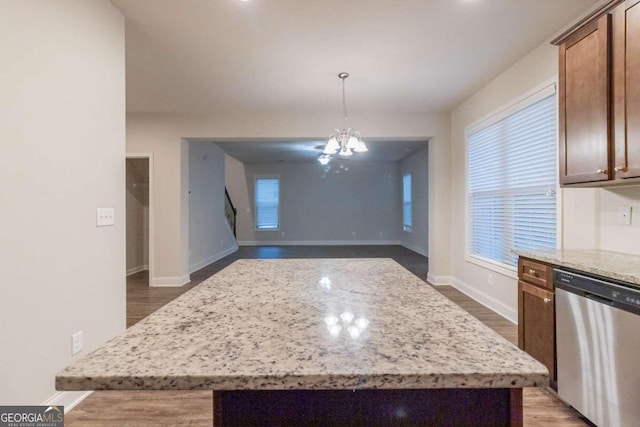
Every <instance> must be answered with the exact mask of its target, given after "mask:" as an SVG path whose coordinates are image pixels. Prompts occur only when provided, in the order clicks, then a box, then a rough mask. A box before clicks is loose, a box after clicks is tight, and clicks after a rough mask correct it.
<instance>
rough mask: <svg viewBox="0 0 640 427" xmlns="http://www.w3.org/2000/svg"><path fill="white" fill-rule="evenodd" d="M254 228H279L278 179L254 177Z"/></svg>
mask: <svg viewBox="0 0 640 427" xmlns="http://www.w3.org/2000/svg"><path fill="white" fill-rule="evenodd" d="M255 195H256V208H255V211H256V218H255V219H256V229H258V230H278V229H279V228H280V179H279V178H256V193H255Z"/></svg>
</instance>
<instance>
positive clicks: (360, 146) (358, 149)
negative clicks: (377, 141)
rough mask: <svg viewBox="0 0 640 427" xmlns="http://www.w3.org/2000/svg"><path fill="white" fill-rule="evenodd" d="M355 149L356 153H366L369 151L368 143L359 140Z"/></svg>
mask: <svg viewBox="0 0 640 427" xmlns="http://www.w3.org/2000/svg"><path fill="white" fill-rule="evenodd" d="M353 151H355V152H356V153H366V152H367V151H369V149H368V148H367V144H365V143H364V141H363V140H359V141H358V146H357V147H356V148H354V149H353Z"/></svg>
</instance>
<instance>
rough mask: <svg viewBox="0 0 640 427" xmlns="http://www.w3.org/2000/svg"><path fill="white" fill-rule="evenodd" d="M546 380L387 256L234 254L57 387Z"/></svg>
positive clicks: (387, 385) (318, 386)
mask: <svg viewBox="0 0 640 427" xmlns="http://www.w3.org/2000/svg"><path fill="white" fill-rule="evenodd" d="M547 384H548V372H547V369H546V368H545V367H544V366H543V365H542V364H540V363H539V362H537V361H536V360H535V359H533V358H532V357H530V356H529V355H527V354H526V353H524V352H522V351H521V350H519V349H518V348H517V347H516V346H514V345H513V344H511V343H509V342H508V341H506V340H505V339H504V338H502V337H501V336H500V335H498V334H497V333H496V332H494V331H492V330H491V329H489V328H488V327H486V326H485V325H483V324H482V323H481V322H480V321H478V320H477V319H475V318H474V317H472V316H471V315H469V314H468V313H467V312H465V311H464V310H462V309H461V308H460V307H458V306H457V305H455V304H454V303H453V302H451V301H450V300H449V299H447V298H446V297H444V296H443V295H441V294H440V293H439V292H437V291H436V290H435V289H433V288H432V287H431V286H430V285H428V284H426V283H425V282H423V281H422V280H420V279H419V278H417V277H416V276H414V275H413V274H411V273H410V272H409V271H407V270H405V269H404V268H402V267H401V266H400V265H399V264H397V263H395V262H394V261H393V260H390V259H297V260H293V259H291V260H239V261H236V262H235V263H233V264H232V265H231V266H229V267H227V268H226V269H224V270H222V271H221V272H219V273H217V274H215V275H214V276H212V277H211V278H209V279H207V280H206V281H205V282H203V283H202V284H200V285H198V286H197V287H195V288H194V289H192V290H190V291H189V292H187V293H185V294H184V295H182V296H181V297H179V298H178V299H176V300H175V301H173V302H171V303H169V304H168V305H166V306H164V307H163V308H161V309H160V310H158V311H157V312H155V313H153V314H152V315H150V316H149V317H147V318H146V319H144V320H142V321H141V322H139V323H138V324H136V325H134V326H133V327H131V328H129V329H128V330H127V331H125V332H124V333H123V334H122V335H120V336H118V337H116V338H114V339H112V340H111V341H109V342H107V343H106V344H105V345H104V346H102V347H101V348H99V349H98V350H96V351H94V352H92V353H91V354H89V355H87V356H85V357H83V358H81V359H79V360H77V361H75V362H74V363H73V364H71V365H70V366H69V367H67V368H65V369H64V370H63V371H62V372H60V373H59V374H58V375H57V377H56V387H57V389H58V390H186V389H189V390H194V389H207V390H215V391H217V392H221V391H231V390H236V391H238V390H253V391H268V390H274V391H275V390H281V391H282V390H323V391H327V390H356V389H358V390H360V389H362V390H364V389H369V390H372V389H375V390H385V389H389V390H399V389H402V390H407V389H409V390H417V389H423V390H424V389H457V388H460V389H520V388H522V387H531V386H534V387H535V386H545V385H547ZM227 394H230V393H227ZM214 395H215V393H214ZM252 399H253V397H252ZM214 400H215V399H214ZM367 400H369V399H367ZM232 401H233V399H232ZM229 405H231V403H229V402H227V404H225V408H228V407H229ZM226 424H231V425H232V424H233V423H226ZM226 424H225V425H226Z"/></svg>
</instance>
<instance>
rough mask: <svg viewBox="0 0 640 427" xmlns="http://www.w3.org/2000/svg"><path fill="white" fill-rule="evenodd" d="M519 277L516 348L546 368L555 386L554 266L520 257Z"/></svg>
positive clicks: (552, 385)
mask: <svg viewBox="0 0 640 427" xmlns="http://www.w3.org/2000/svg"><path fill="white" fill-rule="evenodd" d="M518 277H519V279H520V280H518V347H520V348H521V349H522V350H524V351H526V352H527V353H529V354H530V355H531V356H533V357H535V358H536V359H537V360H538V361H540V362H541V363H542V364H544V365H545V366H546V367H547V369H549V381H550V383H551V387H553V388H555V387H556V339H555V330H556V328H555V299H554V291H553V268H552V266H550V265H547V264H542V263H539V262H537V261H533V260H529V259H527V258H522V257H521V258H520V259H519V260H518Z"/></svg>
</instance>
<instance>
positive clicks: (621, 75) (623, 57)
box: [613, 0, 640, 179]
mask: <svg viewBox="0 0 640 427" xmlns="http://www.w3.org/2000/svg"><path fill="white" fill-rule="evenodd" d="M613 31H614V32H613V78H614V80H613V94H614V95H613V98H614V104H613V111H614V116H613V118H614V124H615V127H614V138H615V161H614V173H615V178H618V179H627V178H636V177H640V0H628V1H625V2H624V3H622V4H621V5H619V6H618V7H616V8H615V9H614V10H613Z"/></svg>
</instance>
